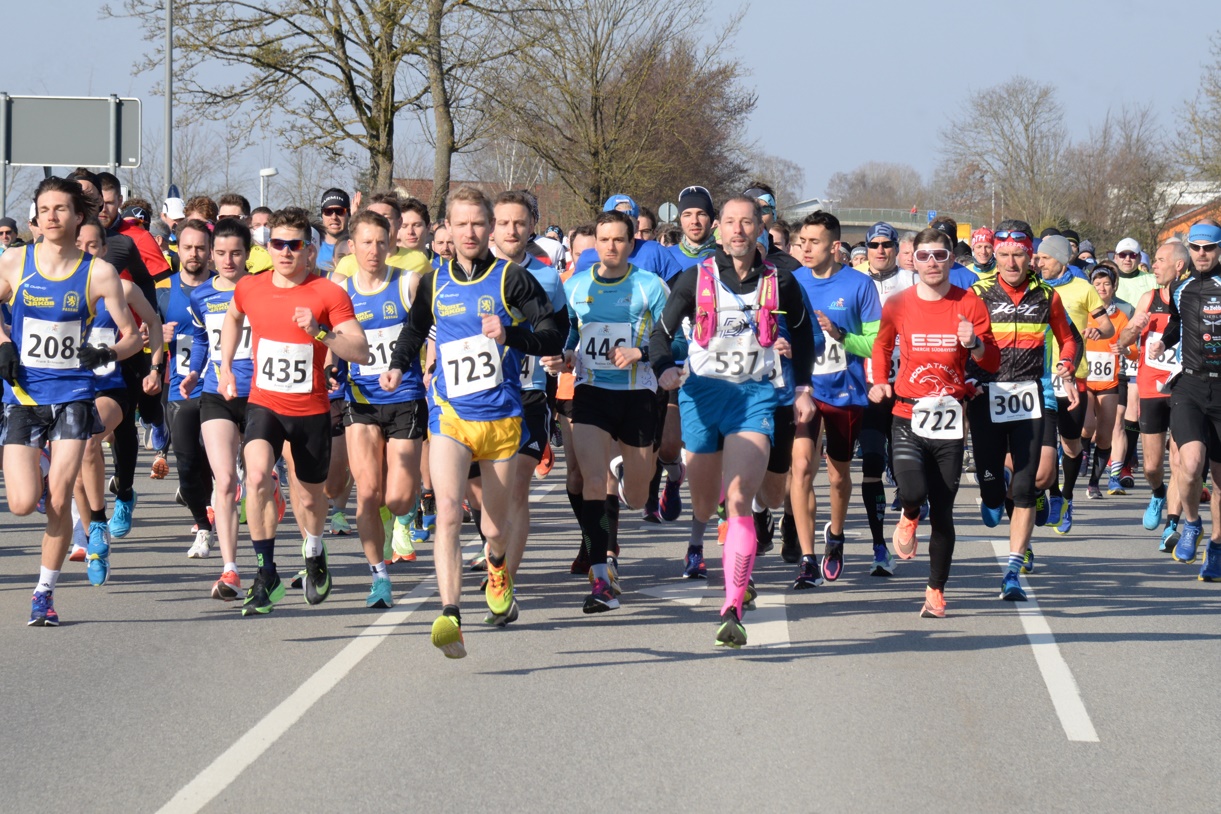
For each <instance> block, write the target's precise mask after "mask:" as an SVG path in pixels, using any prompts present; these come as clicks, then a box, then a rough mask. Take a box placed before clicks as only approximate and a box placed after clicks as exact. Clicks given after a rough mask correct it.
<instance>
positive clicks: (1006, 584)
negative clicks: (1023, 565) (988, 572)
mask: <svg viewBox="0 0 1221 814" xmlns="http://www.w3.org/2000/svg"><path fill="white" fill-rule="evenodd" d="M1001 599H1003V600H1005V601H1006V602H1025V601H1026V592H1025V591H1023V590H1022V581H1021V580H1020V579H1019V578H1018V575H1017V572H1015V571H1006V572H1005V578H1004V579H1003V580H1001Z"/></svg>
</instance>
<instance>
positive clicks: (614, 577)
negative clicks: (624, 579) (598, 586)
mask: <svg viewBox="0 0 1221 814" xmlns="http://www.w3.org/2000/svg"><path fill="white" fill-rule="evenodd" d="M606 573H607V578H606V581H607V582H609V583H610V587H611V593H613V594H614V595H615V596H619V595H620V594H622V593H623V588H622V586H620V585H619V560H617V559H615V558H614V557H607V558H606Z"/></svg>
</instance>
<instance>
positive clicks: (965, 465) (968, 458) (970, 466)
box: [962, 447, 975, 472]
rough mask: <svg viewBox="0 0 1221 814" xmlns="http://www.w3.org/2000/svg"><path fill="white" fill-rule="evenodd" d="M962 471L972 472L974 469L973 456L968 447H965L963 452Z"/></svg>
mask: <svg viewBox="0 0 1221 814" xmlns="http://www.w3.org/2000/svg"><path fill="white" fill-rule="evenodd" d="M962 471H963V472H974V471H975V456H974V455H972V454H971V448H970V447H967V450H966V452H964V453H963V456H962Z"/></svg>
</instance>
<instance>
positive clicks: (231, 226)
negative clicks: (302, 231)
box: [179, 209, 309, 254]
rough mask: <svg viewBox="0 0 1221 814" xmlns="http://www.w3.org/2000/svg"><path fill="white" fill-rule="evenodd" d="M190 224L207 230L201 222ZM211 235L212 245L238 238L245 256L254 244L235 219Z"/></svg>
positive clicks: (217, 228) (307, 222)
mask: <svg viewBox="0 0 1221 814" xmlns="http://www.w3.org/2000/svg"><path fill="white" fill-rule="evenodd" d="M297 211H299V212H304V211H305V210H304V209H300V210H297ZM192 223H197V224H199V225H200V226H202V227H203V228H204V231H207V230H208V224H206V223H204V222H203V221H198V220H192V221H187V225H188V226H190V225H191V224H192ZM305 225H306V228H307V229H308V228H309V220H308V219H307V220H306V222H305ZM196 228H198V227H196ZM179 232H181V230H179ZM211 234H212V242H213V243H215V242H216V241H218V240H220V239H221V238H222V237H236V238H238V239H239V240H241V241H242V246H244V247H245V249H246V253H247V254H249V253H250V246H251V244H252V243H253V242H254V241H253V240H252V239H251V237H250V227H249V226H247V225H246V224H244V223H242V222H241V221H240V220H238V219H237V218H225V219H224V220H222V221H221V222H220V223H218V224H216V228H215V229H213V230H212V231H211ZM306 239H307V240H308V239H309V233H308V232H306Z"/></svg>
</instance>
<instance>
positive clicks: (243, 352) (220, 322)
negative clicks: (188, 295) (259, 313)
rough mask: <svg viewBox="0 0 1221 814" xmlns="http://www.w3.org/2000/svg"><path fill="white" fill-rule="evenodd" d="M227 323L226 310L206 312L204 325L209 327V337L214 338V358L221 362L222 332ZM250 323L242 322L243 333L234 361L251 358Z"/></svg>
mask: <svg viewBox="0 0 1221 814" xmlns="http://www.w3.org/2000/svg"><path fill="white" fill-rule="evenodd" d="M224 325H225V312H224V311H221V312H220V313H218V314H205V315H204V327H205V328H207V329H208V338H209V339H211V340H212V358H213V359H214V360H215V361H216V362H217V363H219V362H220V332H221V329H222V328H223V327H224ZM250 351H251V347H250V323H249V322H244V323H243V324H242V335H241V338H240V339H238V342H237V350H236V351H234V352H233V361H235V362H236V361H238V360H244V359H249V358H251V353H250Z"/></svg>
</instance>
